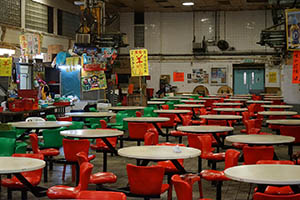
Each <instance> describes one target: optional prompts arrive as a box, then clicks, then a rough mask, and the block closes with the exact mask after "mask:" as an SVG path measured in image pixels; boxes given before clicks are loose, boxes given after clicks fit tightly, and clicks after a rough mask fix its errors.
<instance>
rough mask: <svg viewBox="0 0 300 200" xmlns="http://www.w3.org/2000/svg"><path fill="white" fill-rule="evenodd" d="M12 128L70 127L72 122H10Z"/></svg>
mask: <svg viewBox="0 0 300 200" xmlns="http://www.w3.org/2000/svg"><path fill="white" fill-rule="evenodd" d="M10 124H11V125H12V126H13V127H16V128H21V129H51V128H59V127H66V126H71V125H72V122H64V121H43V122H42V121H34V122H25V121H24V122H12V123H10Z"/></svg>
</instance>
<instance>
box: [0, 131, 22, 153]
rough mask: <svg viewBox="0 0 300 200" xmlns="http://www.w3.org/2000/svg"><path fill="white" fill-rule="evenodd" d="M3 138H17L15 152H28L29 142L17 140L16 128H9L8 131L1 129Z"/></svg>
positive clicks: (0, 132) (0, 135) (0, 133)
mask: <svg viewBox="0 0 300 200" xmlns="http://www.w3.org/2000/svg"><path fill="white" fill-rule="evenodd" d="M0 137H1V138H12V139H14V140H15V150H14V152H15V153H26V150H27V143H26V142H23V141H16V139H17V132H16V131H15V130H8V131H0Z"/></svg>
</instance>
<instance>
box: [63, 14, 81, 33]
mask: <svg viewBox="0 0 300 200" xmlns="http://www.w3.org/2000/svg"><path fill="white" fill-rule="evenodd" d="M79 26H80V18H79V16H78V15H74V14H71V13H68V12H64V11H63V12H62V35H64V36H69V37H75V31H76V30H77V29H78V28H79Z"/></svg>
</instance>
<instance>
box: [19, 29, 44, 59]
mask: <svg viewBox="0 0 300 200" xmlns="http://www.w3.org/2000/svg"><path fill="white" fill-rule="evenodd" d="M19 39H20V47H21V54H22V56H34V55H36V54H40V53H41V41H42V39H41V36H40V35H39V34H30V33H27V34H24V35H20V38H19Z"/></svg>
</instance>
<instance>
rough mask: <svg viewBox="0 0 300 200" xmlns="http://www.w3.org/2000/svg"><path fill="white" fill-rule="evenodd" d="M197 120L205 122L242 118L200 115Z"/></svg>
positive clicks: (239, 117) (238, 118)
mask: <svg viewBox="0 0 300 200" xmlns="http://www.w3.org/2000/svg"><path fill="white" fill-rule="evenodd" d="M199 118H201V119H206V120H226V121H227V122H228V120H240V119H242V116H240V115H200V116H199Z"/></svg>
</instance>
